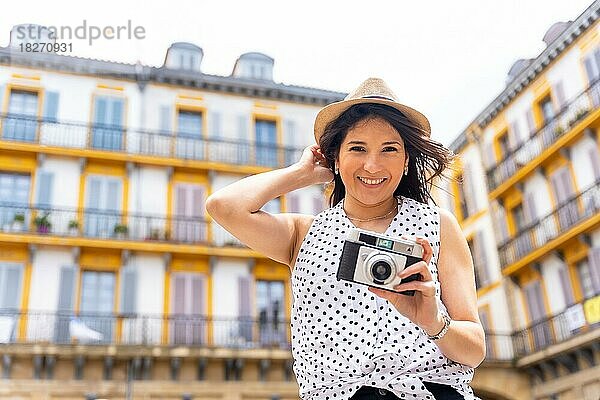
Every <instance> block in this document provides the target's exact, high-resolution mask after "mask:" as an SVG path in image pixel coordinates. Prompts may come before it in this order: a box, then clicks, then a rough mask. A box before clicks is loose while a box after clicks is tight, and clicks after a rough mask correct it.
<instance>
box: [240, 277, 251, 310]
mask: <svg viewBox="0 0 600 400" xmlns="http://www.w3.org/2000/svg"><path fill="white" fill-rule="evenodd" d="M250 279H251V278H250V277H248V276H240V277H238V296H239V301H238V312H239V316H240V317H250V316H251V315H252V308H251V300H252V299H251V298H250Z"/></svg>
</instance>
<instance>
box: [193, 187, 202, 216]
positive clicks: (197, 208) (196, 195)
mask: <svg viewBox="0 0 600 400" xmlns="http://www.w3.org/2000/svg"><path fill="white" fill-rule="evenodd" d="M204 212H205V208H204V188H203V187H202V186H196V185H194V186H192V216H193V217H202V216H203V215H204Z"/></svg>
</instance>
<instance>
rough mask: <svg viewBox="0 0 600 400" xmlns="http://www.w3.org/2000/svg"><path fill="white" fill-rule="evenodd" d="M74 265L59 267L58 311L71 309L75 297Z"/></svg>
mask: <svg viewBox="0 0 600 400" xmlns="http://www.w3.org/2000/svg"><path fill="white" fill-rule="evenodd" d="M75 274H76V269H75V267H62V268H61V269H60V283H59V289H58V304H57V307H56V308H57V311H58V312H70V311H73V307H74V297H75Z"/></svg>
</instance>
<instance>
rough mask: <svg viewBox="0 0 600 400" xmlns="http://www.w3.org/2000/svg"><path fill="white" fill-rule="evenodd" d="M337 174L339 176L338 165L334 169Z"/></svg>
mask: <svg viewBox="0 0 600 400" xmlns="http://www.w3.org/2000/svg"><path fill="white" fill-rule="evenodd" d="M333 169H334V172H335V174H336V175H337V174H338V173H339V172H340V171H339V170H338V166H337V164H335V166H334V167H333Z"/></svg>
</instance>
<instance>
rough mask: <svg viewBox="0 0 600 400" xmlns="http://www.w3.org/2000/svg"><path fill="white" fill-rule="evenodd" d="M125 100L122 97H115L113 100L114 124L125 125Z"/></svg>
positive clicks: (112, 121) (112, 123)
mask: <svg viewBox="0 0 600 400" xmlns="http://www.w3.org/2000/svg"><path fill="white" fill-rule="evenodd" d="M124 105H125V102H124V101H123V100H121V99H114V100H113V102H112V120H111V121H110V123H111V125H113V126H123V111H124V110H123V107H124Z"/></svg>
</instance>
